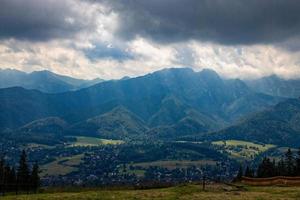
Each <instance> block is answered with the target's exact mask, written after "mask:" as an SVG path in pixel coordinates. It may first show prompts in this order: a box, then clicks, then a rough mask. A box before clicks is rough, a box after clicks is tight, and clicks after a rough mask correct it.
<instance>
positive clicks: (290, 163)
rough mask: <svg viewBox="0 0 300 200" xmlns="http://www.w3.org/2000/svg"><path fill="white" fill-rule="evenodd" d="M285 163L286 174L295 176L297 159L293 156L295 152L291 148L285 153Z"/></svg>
mask: <svg viewBox="0 0 300 200" xmlns="http://www.w3.org/2000/svg"><path fill="white" fill-rule="evenodd" d="M285 165H286V174H285V175H286V176H294V175H295V171H296V170H295V168H296V167H295V159H294V156H293V152H292V151H291V149H290V148H289V149H288V151H287V152H286V153H285Z"/></svg>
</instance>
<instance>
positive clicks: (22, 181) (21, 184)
mask: <svg viewBox="0 0 300 200" xmlns="http://www.w3.org/2000/svg"><path fill="white" fill-rule="evenodd" d="M29 177H30V172H29V167H28V164H27V155H26V152H25V151H24V150H23V151H22V154H21V156H20V161H19V167H18V170H17V185H18V188H19V189H21V190H28V189H29V188H28V183H29Z"/></svg>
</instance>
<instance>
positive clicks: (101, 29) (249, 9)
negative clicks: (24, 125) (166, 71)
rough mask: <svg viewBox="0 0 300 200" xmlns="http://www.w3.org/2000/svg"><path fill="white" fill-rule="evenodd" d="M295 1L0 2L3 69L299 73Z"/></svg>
mask: <svg viewBox="0 0 300 200" xmlns="http://www.w3.org/2000/svg"><path fill="white" fill-rule="evenodd" d="M299 10H300V1H297V0H263V1H262V0H251V1H244V0H226V1H225V0H26V1H25V0H0V68H15V69H19V70H23V71H27V72H30V71H34V70H43V69H47V70H51V71H53V72H56V73H60V74H65V75H70V76H74V77H79V78H87V79H91V78H96V77H100V78H104V79H113V78H121V77H123V76H131V77H133V76H138V75H143V74H145V73H149V72H153V71H156V70H159V69H162V68H166V67H191V68H193V69H194V70H196V71H199V70H201V69H203V68H212V69H214V70H215V71H217V72H218V73H219V74H221V75H222V76H224V77H228V78H242V79H247V78H257V77H261V76H266V75H270V74H277V75H279V76H281V77H284V78H298V77H300V12H299Z"/></svg>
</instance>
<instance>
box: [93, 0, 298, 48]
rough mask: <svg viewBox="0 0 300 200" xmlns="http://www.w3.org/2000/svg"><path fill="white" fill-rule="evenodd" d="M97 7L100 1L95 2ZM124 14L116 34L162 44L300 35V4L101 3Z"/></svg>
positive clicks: (203, 0)
mask: <svg viewBox="0 0 300 200" xmlns="http://www.w3.org/2000/svg"><path fill="white" fill-rule="evenodd" d="M90 1H92V2H95V1H97V0H94V1H93V0H90ZM98 2H100V3H104V4H106V5H108V6H109V7H111V9H112V10H114V11H115V12H117V13H119V15H120V20H121V22H120V27H119V29H118V32H117V34H119V35H120V36H122V37H123V38H126V39H130V38H133V37H135V36H137V35H141V36H144V37H148V38H151V39H154V40H156V41H158V42H177V41H184V40H188V39H198V40H203V41H214V42H218V43H222V44H255V43H273V42H281V41H284V40H286V39H288V38H291V37H299V35H300V1H298V0H113V1H111V0H98Z"/></svg>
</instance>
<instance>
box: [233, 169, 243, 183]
mask: <svg viewBox="0 0 300 200" xmlns="http://www.w3.org/2000/svg"><path fill="white" fill-rule="evenodd" d="M243 174H244V171H243V167H242V165H240V168H239V171H238V173H237V175H236V177H235V179H234V181H240V180H242V176H243Z"/></svg>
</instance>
